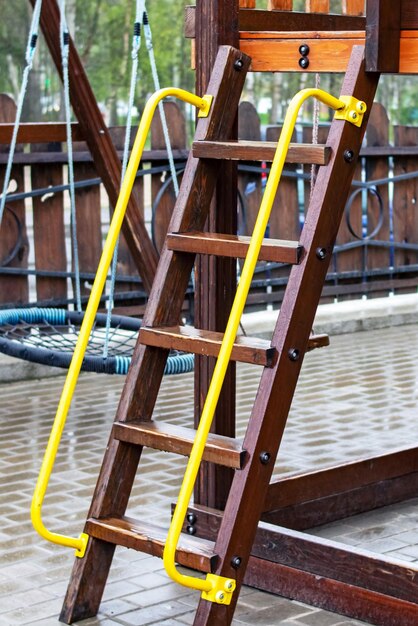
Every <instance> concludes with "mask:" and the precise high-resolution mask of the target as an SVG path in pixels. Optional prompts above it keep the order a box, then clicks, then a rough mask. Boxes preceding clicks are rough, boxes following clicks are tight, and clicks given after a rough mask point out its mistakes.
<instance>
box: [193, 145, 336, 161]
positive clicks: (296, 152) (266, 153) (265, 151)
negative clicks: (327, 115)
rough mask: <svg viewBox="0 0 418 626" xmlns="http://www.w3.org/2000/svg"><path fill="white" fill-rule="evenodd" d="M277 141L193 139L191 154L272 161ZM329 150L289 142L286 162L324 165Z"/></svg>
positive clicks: (203, 156)
mask: <svg viewBox="0 0 418 626" xmlns="http://www.w3.org/2000/svg"><path fill="white" fill-rule="evenodd" d="M276 148H277V143H276V142H272V141H245V140H242V139H240V140H239V141H195V142H193V154H194V156H196V157H198V158H208V159H235V160H239V161H272V160H273V158H274V154H275V152H276ZM330 154H331V150H330V148H329V147H328V146H321V145H312V144H301V143H291V144H290V146H289V151H288V153H287V156H286V163H315V164H317V165H326V164H327V163H328V161H329V157H330Z"/></svg>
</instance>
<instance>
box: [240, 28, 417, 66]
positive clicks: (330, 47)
mask: <svg viewBox="0 0 418 626" xmlns="http://www.w3.org/2000/svg"><path fill="white" fill-rule="evenodd" d="M282 34H283V33H282ZM252 35H253V34H252V33H249V32H245V33H241V41H240V48H241V50H242V51H243V52H245V54H248V55H249V56H251V58H252V63H251V70H252V71H257V72H300V71H302V70H301V68H300V67H299V58H300V53H299V47H300V46H301V45H302V44H308V45H309V48H310V52H309V62H310V63H309V67H308V68H307V70H304V71H308V72H345V71H346V69H347V65H348V61H349V58H350V54H351V51H352V49H353V47H354V46H356V45H364V43H365V35H364V33H358V34H355V33H349V37H347V33H333V34H331V33H327V32H325V31H323V32H317V33H311V34H309V33H307V36H305V37H304V38H300V36H298V35H297V34H295V35H294V36H296V38H293V36H291V37H289V36H288V35H285V36H284V37H283V38H280V39H279V38H277V36H275V35H274V33H265V34H263V35H261V34H257V35H256V36H252ZM283 35H284V34H283ZM309 35H310V36H309ZM264 37H265V38H264ZM399 73H400V74H418V31H403V32H401V41H400V61H399Z"/></svg>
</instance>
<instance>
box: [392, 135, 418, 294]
mask: <svg viewBox="0 0 418 626" xmlns="http://www.w3.org/2000/svg"><path fill="white" fill-rule="evenodd" d="M395 144H396V145H397V146H399V145H400V146H402V147H404V146H405V147H408V146H417V145H418V129H417V128H416V127H413V126H411V127H405V126H395ZM417 170H418V158H417V157H412V158H403V157H397V158H396V159H394V163H393V173H394V175H395V176H398V175H402V174H407V173H411V172H416V171H417ZM417 194H418V180H417V179H415V178H413V179H411V180H405V181H399V182H397V183H396V184H395V186H394V199H393V238H394V241H395V242H411V243H412V242H417V241H418V215H417V203H416V198H417V197H418V196H417ZM417 262H418V253H417V252H414V251H413V250H396V251H395V252H394V265H395V267H399V266H407V265H412V264H415V263H417ZM415 281H416V282H418V281H417V277H416V275H415ZM412 290H414V287H412ZM405 291H409V292H410V291H411V287H409V289H406V290H404V289H402V288H398V289H396V292H397V293H402V292H405Z"/></svg>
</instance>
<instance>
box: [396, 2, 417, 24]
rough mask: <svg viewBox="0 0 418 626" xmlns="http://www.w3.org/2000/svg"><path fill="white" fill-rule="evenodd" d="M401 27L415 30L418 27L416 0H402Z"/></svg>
mask: <svg viewBox="0 0 418 626" xmlns="http://www.w3.org/2000/svg"><path fill="white" fill-rule="evenodd" d="M400 4H401V7H402V9H401V28H404V29H405V30H408V29H410V30H415V29H416V28H418V6H417V3H416V2H415V0H401V2H400Z"/></svg>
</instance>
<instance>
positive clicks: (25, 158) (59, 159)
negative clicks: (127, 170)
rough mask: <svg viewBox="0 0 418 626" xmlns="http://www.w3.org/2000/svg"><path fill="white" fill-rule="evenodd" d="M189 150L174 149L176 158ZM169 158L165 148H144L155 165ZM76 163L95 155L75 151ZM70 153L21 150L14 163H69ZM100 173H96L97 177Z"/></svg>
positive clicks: (0, 160) (2, 157)
mask: <svg viewBox="0 0 418 626" xmlns="http://www.w3.org/2000/svg"><path fill="white" fill-rule="evenodd" d="M117 154H118V158H120V160H122V156H123V153H122V151H121V150H119V151H118V153H117ZM188 154H189V151H188V150H173V157H174V159H182V160H183V161H186V160H187V157H188ZM166 160H167V152H166V151H165V150H144V153H143V162H147V161H148V162H149V161H152V162H155V163H154V164H155V165H159V163H158V162H159V161H166ZM73 161H74V163H93V157H92V156H91V153H90V152H88V151H87V150H82V151H81V152H79V151H77V152H74V155H73ZM67 162H68V154H67V153H66V152H36V153H31V152H19V153H17V154H15V158H14V163H16V164H19V165H32V163H67ZM0 163H7V156H6V155H5V154H1V153H0ZM97 176H98V175H97V174H96V177H97Z"/></svg>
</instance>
